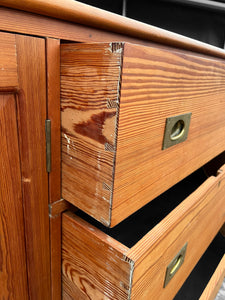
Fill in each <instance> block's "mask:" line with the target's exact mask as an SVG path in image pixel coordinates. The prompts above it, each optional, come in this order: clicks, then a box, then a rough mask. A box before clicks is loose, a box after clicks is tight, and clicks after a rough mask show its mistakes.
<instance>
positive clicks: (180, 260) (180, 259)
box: [170, 255, 183, 276]
mask: <svg viewBox="0 0 225 300" xmlns="http://www.w3.org/2000/svg"><path fill="white" fill-rule="evenodd" d="M182 262H183V256H182V255H179V256H178V258H177V260H176V262H175V265H174V266H173V267H172V269H171V271H170V276H173V275H174V274H175V273H176V272H177V271H178V269H179V268H180V266H181V264H182Z"/></svg>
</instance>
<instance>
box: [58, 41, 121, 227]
mask: <svg viewBox="0 0 225 300" xmlns="http://www.w3.org/2000/svg"><path fill="white" fill-rule="evenodd" d="M122 51H123V45H122V44H121V43H117V44H115V43H102V44H63V45H61V118H62V196H63V198H65V199H66V200H68V201H70V202H71V203H73V204H75V205H76V206H77V207H79V208H80V209H82V210H84V211H85V212H87V213H88V214H89V215H91V216H93V217H94V218H96V219H97V220H100V221H101V222H102V223H103V224H105V225H107V226H108V225H109V223H110V213H111V198H112V197H111V194H112V190H113V174H114V160H115V151H116V135H117V116H118V108H119V103H118V101H119V87H120V73H121V56H122Z"/></svg>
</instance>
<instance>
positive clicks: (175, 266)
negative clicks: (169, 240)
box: [164, 243, 187, 287]
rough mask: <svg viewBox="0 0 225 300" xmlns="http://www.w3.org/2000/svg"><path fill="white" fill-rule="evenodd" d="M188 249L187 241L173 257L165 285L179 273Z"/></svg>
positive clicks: (167, 271)
mask: <svg viewBox="0 0 225 300" xmlns="http://www.w3.org/2000/svg"><path fill="white" fill-rule="evenodd" d="M186 250H187V243H186V244H185V245H184V246H183V248H182V249H181V250H180V251H179V252H178V253H177V255H176V256H175V257H174V258H173V259H172V261H171V262H170V264H169V265H168V267H167V269H166V276H165V281H164V287H166V286H167V284H168V283H169V282H170V280H171V279H172V278H173V276H174V275H175V274H176V273H177V271H178V270H179V269H180V267H181V266H182V264H183V262H184V258H185V254H186Z"/></svg>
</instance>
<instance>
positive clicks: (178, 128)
mask: <svg viewBox="0 0 225 300" xmlns="http://www.w3.org/2000/svg"><path fill="white" fill-rule="evenodd" d="M185 127H186V126H185V122H184V121H183V120H178V121H177V122H176V123H175V124H174V126H173V127H172V130H171V134H170V139H171V140H172V141H176V140H178V139H180V138H181V137H182V136H183V135H184V132H185Z"/></svg>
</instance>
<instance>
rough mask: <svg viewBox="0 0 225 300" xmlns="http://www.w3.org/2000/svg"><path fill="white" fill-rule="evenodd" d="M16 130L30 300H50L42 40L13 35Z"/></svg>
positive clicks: (43, 41) (43, 43) (44, 58)
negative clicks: (15, 76) (15, 53)
mask: <svg viewBox="0 0 225 300" xmlns="http://www.w3.org/2000/svg"><path fill="white" fill-rule="evenodd" d="M16 50H17V64H18V82H19V92H18V124H19V126H18V128H19V141H20V158H21V174H22V191H23V199H24V215H25V236H26V257H27V270H28V283H29V297H30V299H50V245H49V218H48V175H47V172H46V149H45V119H46V63H45V62H46V56H45V40H44V39H41V38H35V37H29V36H23V35H16Z"/></svg>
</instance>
